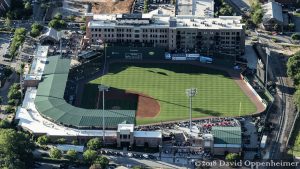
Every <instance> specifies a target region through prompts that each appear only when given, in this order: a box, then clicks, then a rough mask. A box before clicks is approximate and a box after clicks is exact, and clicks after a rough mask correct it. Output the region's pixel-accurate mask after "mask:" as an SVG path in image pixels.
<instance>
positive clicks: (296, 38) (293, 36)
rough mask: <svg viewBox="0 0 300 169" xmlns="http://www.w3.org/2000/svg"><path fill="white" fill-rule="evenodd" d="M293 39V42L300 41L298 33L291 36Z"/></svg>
mask: <svg viewBox="0 0 300 169" xmlns="http://www.w3.org/2000/svg"><path fill="white" fill-rule="evenodd" d="M291 38H292V39H293V40H300V34H298V33H293V34H292V36H291Z"/></svg>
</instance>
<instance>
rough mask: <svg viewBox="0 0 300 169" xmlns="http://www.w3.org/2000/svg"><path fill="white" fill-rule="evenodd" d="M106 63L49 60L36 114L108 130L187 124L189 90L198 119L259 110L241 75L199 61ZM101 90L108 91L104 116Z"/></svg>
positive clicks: (64, 122)
mask: <svg viewBox="0 0 300 169" xmlns="http://www.w3.org/2000/svg"><path fill="white" fill-rule="evenodd" d="M108 54H109V53H108ZM108 58H109V56H107V59H105V58H104V56H101V57H96V58H95V59H93V60H91V61H89V62H87V63H84V64H82V65H80V66H77V67H72V68H71V67H70V62H71V60H70V59H68V58H62V57H60V56H51V57H49V58H48V60H47V62H48V63H47V64H46V66H45V70H44V72H43V76H42V81H41V82H40V83H39V85H38V89H37V94H36V99H35V101H34V103H35V105H36V109H37V110H38V112H40V114H41V115H42V116H43V117H44V118H47V119H49V120H51V121H53V122H55V123H58V124H62V125H64V126H68V127H75V128H102V118H103V116H104V117H105V127H106V128H107V129H114V128H116V127H117V125H118V124H122V123H127V124H136V125H148V124H157V123H162V122H170V121H178V120H187V119H188V118H189V108H190V107H189V99H188V97H187V95H186V92H185V91H186V89H188V88H191V87H193V88H197V89H198V93H197V95H196V96H195V97H193V104H192V117H193V118H194V119H197V118H204V117H226V116H242V115H249V114H253V113H256V112H258V111H260V110H259V109H261V108H260V107H259V106H261V105H259V102H258V101H257V100H256V98H255V97H253V96H251V94H250V93H251V92H249V90H248V89H247V88H248V87H247V86H246V85H245V84H243V82H241V80H240V77H239V75H238V73H234V72H231V71H229V70H225V69H217V68H214V67H213V66H212V65H205V64H200V63H196V61H192V62H174V61H164V60H155V59H154V60H151V59H144V60H143V59H142V60H126V59H113V58H110V59H108ZM104 65H105V66H104ZM103 67H105V68H104V71H103V69H102V68H103ZM99 85H105V86H108V87H109V89H108V91H105V99H104V100H105V107H104V111H103V107H102V101H103V100H102V91H99V89H98V86H99Z"/></svg>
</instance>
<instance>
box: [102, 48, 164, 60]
mask: <svg viewBox="0 0 300 169" xmlns="http://www.w3.org/2000/svg"><path fill="white" fill-rule="evenodd" d="M106 56H107V57H108V58H112V59H128V60H152V59H164V56H165V49H164V48H160V47H136V46H135V47H126V46H108V47H106Z"/></svg>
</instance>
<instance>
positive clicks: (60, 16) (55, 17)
mask: <svg viewBox="0 0 300 169" xmlns="http://www.w3.org/2000/svg"><path fill="white" fill-rule="evenodd" d="M53 19H57V20H61V19H62V15H61V14H60V13H57V14H55V15H54V17H53Z"/></svg>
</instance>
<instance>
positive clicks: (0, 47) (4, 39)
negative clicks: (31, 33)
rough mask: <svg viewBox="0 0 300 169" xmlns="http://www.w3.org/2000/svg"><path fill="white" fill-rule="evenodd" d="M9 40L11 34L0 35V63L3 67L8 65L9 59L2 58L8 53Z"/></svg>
mask: <svg viewBox="0 0 300 169" xmlns="http://www.w3.org/2000/svg"><path fill="white" fill-rule="evenodd" d="M11 39H12V34H7V33H0V62H1V63H2V64H5V65H8V64H9V59H8V58H5V57H3V56H4V55H5V54H7V53H8V48H9V46H10V42H11Z"/></svg>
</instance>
